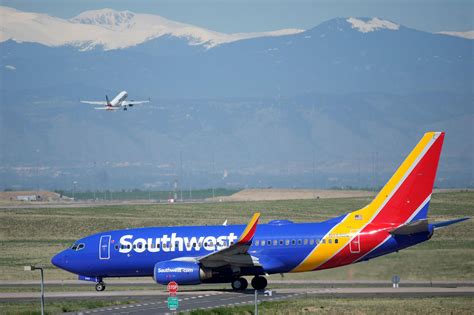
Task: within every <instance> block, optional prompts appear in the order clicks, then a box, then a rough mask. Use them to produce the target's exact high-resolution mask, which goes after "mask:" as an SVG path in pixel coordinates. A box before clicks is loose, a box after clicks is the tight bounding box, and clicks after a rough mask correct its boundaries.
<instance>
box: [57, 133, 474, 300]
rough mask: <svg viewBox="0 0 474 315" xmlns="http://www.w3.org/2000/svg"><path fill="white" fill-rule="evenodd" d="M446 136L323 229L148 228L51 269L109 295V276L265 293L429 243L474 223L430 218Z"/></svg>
mask: <svg viewBox="0 0 474 315" xmlns="http://www.w3.org/2000/svg"><path fill="white" fill-rule="evenodd" d="M443 139H444V133H443V132H429V133H426V134H425V135H424V136H423V138H422V139H421V141H420V142H419V143H418V144H417V145H416V147H415V148H414V149H413V151H412V152H411V153H410V154H409V155H408V157H407V158H406V159H405V161H404V162H403V163H402V164H401V165H400V167H399V168H398V170H397V171H396V172H395V174H394V175H393V176H392V178H390V180H389V181H388V182H387V184H386V185H385V186H384V187H383V188H382V190H381V191H380V192H379V193H378V195H377V196H376V197H375V199H373V200H372V202H371V203H370V204H368V205H367V206H365V207H364V208H362V209H360V210H357V211H354V212H350V213H348V214H345V215H342V216H339V217H336V218H333V219H330V220H327V221H324V222H317V223H293V222H291V221H287V220H275V221H270V222H269V223H267V224H258V220H259V217H260V214H259V213H256V214H254V215H253V217H252V219H251V220H250V222H249V223H248V224H247V225H220V226H178V227H148V228H138V229H128V230H117V231H108V232H104V233H98V234H94V235H91V236H88V237H85V238H82V239H80V240H78V241H77V242H75V243H74V244H73V245H72V247H71V248H69V249H66V250H64V251H62V252H60V253H59V254H57V255H56V256H54V257H53V259H52V263H53V264H54V265H56V266H57V267H59V268H62V269H64V270H67V271H70V272H72V273H75V274H77V275H78V276H79V279H81V280H87V281H93V282H96V287H95V288H96V290H97V291H103V290H104V289H105V284H104V282H103V281H104V279H105V278H108V277H137V276H140V277H153V279H154V280H155V281H156V282H157V283H158V284H167V283H169V282H170V281H176V282H177V283H178V284H199V283H231V285H232V288H233V289H234V290H244V289H246V288H247V285H248V283H247V280H246V279H245V278H243V276H253V279H252V282H251V284H252V287H253V288H255V289H264V288H265V287H266V286H267V280H266V278H265V277H264V275H269V274H275V273H286V272H304V271H316V270H322V269H328V268H335V267H340V266H344V265H348V264H353V263H357V262H361V261H365V260H369V259H372V258H375V257H378V256H382V255H386V254H390V253H393V252H397V251H399V250H401V249H404V248H407V247H410V246H413V245H415V244H418V243H421V242H424V241H427V240H429V239H430V238H431V236H432V235H433V232H434V231H435V230H436V229H438V228H441V227H444V226H447V225H450V224H453V223H457V222H460V221H463V220H466V219H468V218H462V219H456V220H451V221H445V222H438V223H429V222H428V219H427V214H428V207H429V204H430V198H431V193H432V190H433V183H434V181H435V176H436V169H437V167H438V161H439V156H440V153H441V147H442V145H443Z"/></svg>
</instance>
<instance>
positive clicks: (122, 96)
mask: <svg viewBox="0 0 474 315" xmlns="http://www.w3.org/2000/svg"><path fill="white" fill-rule="evenodd" d="M127 96H128V94H127V92H126V91H122V92H120V93H119V94H117V96H115V97H114V98H113V99H112V100H111V101H110V103H109V104H107V106H112V107H121V106H124V105H123V103H124V101H125V100H126V99H127Z"/></svg>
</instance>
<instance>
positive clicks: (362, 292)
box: [0, 280, 474, 314]
mask: <svg viewBox="0 0 474 315" xmlns="http://www.w3.org/2000/svg"><path fill="white" fill-rule="evenodd" d="M13 283H14V284H16V285H21V284H22V285H25V286H27V285H31V284H32V283H31V282H30V281H21V282H19V281H13V282H12V281H10V282H6V281H2V282H0V285H1V286H5V287H6V286H7V285H12V284H13ZM113 283H114V284H116V285H123V284H124V283H128V285H130V284H135V285H142V286H143V285H148V282H147V281H136V282H130V281H127V282H125V281H117V282H113ZM276 283H279V284H280V285H281V284H298V285H299V286H300V287H297V288H277V289H273V290H272V294H271V296H269V295H268V296H267V295H265V294H263V292H260V293H259V295H258V299H259V301H276V300H284V299H297V298H301V297H314V298H316V299H317V298H345V297H359V298H364V297H392V298H396V297H436V296H439V297H441V296H443V297H450V296H469V297H474V282H472V281H465V282H448V281H442V282H422V281H415V282H407V283H401V284H400V287H399V288H393V287H391V285H390V283H389V282H386V281H355V282H352V281H312V280H310V281H304V280H293V281H290V280H280V281H272V282H271V283H270V287H271V286H272V284H274V285H276ZM36 284H37V283H36ZM79 284H80V282H75V281H68V284H67V286H68V287H69V286H71V288H74V287H75V286H76V287H77V286H78V285H79ZM53 285H64V282H63V281H50V282H47V285H46V288H48V287H50V286H53ZM303 286H304V287H303ZM168 296H169V295H168V293H167V292H166V291H164V290H162V288H160V289H158V290H157V288H156V285H155V287H154V289H142V290H124V291H113V290H110V291H107V290H106V291H104V292H95V291H94V290H93V288H91V290H90V291H89V290H87V291H74V290H73V291H68V292H61V291H59V292H54V291H46V293H45V299H46V301H48V300H64V299H67V300H74V299H81V300H84V299H100V300H104V299H105V300H106V299H110V300H113V301H126V300H129V301H130V300H131V301H138V302H136V303H132V304H124V305H117V306H109V307H102V308H97V309H90V310H84V311H82V312H76V313H71V314H171V313H172V312H170V310H168V304H167V299H168ZM38 298H39V292H2V293H0V302H2V301H3V302H6V301H18V300H36V299H38ZM178 299H179V309H178V310H179V311H180V312H186V311H191V310H197V309H211V308H216V307H230V306H240V305H253V303H254V291H253V290H246V291H244V292H234V291H232V290H214V289H205V286H203V287H202V289H198V290H185V291H181V292H178Z"/></svg>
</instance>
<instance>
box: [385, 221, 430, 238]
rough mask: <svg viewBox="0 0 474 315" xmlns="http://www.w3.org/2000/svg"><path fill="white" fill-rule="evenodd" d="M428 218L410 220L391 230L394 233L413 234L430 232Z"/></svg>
mask: <svg viewBox="0 0 474 315" xmlns="http://www.w3.org/2000/svg"><path fill="white" fill-rule="evenodd" d="M428 231H429V227H428V220H426V219H422V220H417V221H415V222H410V223H407V224H404V225H402V226H399V227H397V228H396V229H393V230H391V231H390V234H392V235H412V234H416V233H422V232H428Z"/></svg>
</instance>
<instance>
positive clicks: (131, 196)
mask: <svg viewBox="0 0 474 315" xmlns="http://www.w3.org/2000/svg"><path fill="white" fill-rule="evenodd" d="M238 191H239V189H226V188H216V189H214V190H212V189H196V190H191V191H189V190H183V191H182V192H181V191H178V192H177V196H178V199H181V196H182V197H183V200H189V199H193V200H195V199H205V198H211V197H213V196H214V197H220V196H230V195H232V194H235V193H236V192H238ZM56 192H57V193H60V194H62V195H65V196H68V197H72V196H74V199H75V200H94V199H99V200H104V199H105V200H148V199H151V200H167V199H169V198H172V197H173V196H174V193H175V192H174V191H172V190H167V191H163V190H160V191H147V190H139V189H134V190H120V191H110V190H107V191H95V192H94V191H77V192H74V191H71V190H58V191H56Z"/></svg>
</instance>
